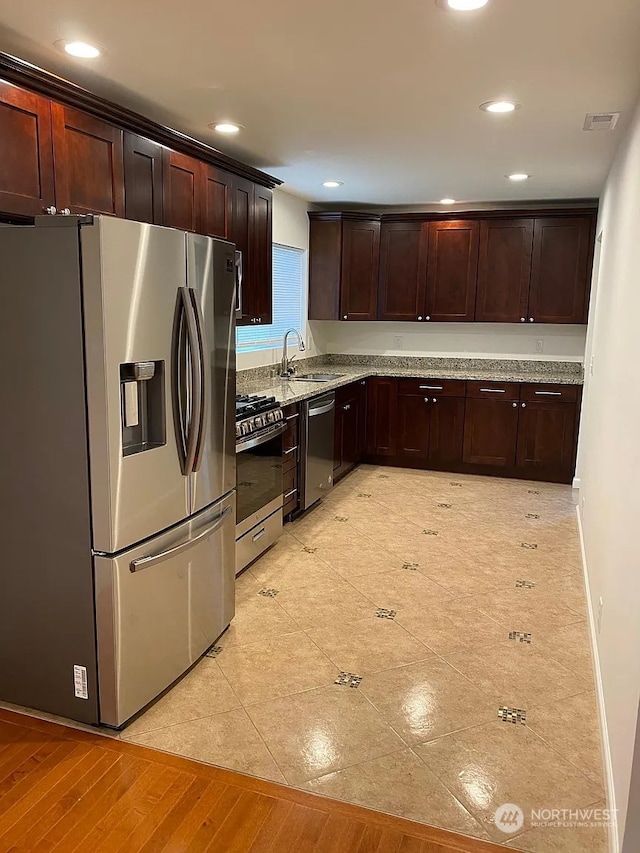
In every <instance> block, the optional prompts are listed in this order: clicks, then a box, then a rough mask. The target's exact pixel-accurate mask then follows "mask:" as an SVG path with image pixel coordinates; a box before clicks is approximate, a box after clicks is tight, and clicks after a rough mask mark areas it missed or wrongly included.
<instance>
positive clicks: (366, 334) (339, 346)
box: [311, 321, 586, 361]
mask: <svg viewBox="0 0 640 853" xmlns="http://www.w3.org/2000/svg"><path fill="white" fill-rule="evenodd" d="M311 325H312V328H313V330H314V336H315V339H316V342H317V344H318V345H319V346H320V347H321V348H322V349H323V350H324V351H325V352H338V353H340V352H344V353H360V354H362V355H399V354H402V355H429V356H438V355H447V356H452V357H456V356H462V357H467V358H531V359H535V358H538V359H551V360H558V361H582V360H583V357H584V347H585V334H586V332H585V327H584V326H543V325H536V324H533V325H531V326H530V325H522V326H520V325H519V324H518V325H514V324H513V323H433V324H431V323H381V322H375V323H340V322H335V323H333V322H327V321H322V322H320V321H315V322H312V324H311ZM397 337H400V338H402V341H401V345H400V346H398V341H397V340H396V338H397ZM537 340H541V341H542V342H543V344H542V345H543V352H542V353H540V352H536V341H537Z"/></svg>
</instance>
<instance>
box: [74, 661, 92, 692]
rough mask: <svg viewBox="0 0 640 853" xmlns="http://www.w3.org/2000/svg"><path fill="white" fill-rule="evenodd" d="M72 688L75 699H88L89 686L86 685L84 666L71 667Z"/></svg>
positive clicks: (85, 669)
mask: <svg viewBox="0 0 640 853" xmlns="http://www.w3.org/2000/svg"><path fill="white" fill-rule="evenodd" d="M73 686H74V690H75V694H76V699H88V698H89V686H88V683H87V668H86V666H78V664H75V665H74V667H73Z"/></svg>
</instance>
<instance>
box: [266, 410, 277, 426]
mask: <svg viewBox="0 0 640 853" xmlns="http://www.w3.org/2000/svg"><path fill="white" fill-rule="evenodd" d="M266 418H267V423H268V424H272V423H273V422H274V421H275V419H276V413H275V412H267V415H266Z"/></svg>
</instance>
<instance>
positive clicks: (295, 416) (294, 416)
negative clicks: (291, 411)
mask: <svg viewBox="0 0 640 853" xmlns="http://www.w3.org/2000/svg"><path fill="white" fill-rule="evenodd" d="M297 417H299V414H298V412H296V413H295V415H287V417H286V418H285V420H287V421H295V419H296V418H297Z"/></svg>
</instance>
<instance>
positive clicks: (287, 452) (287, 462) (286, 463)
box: [282, 444, 298, 473]
mask: <svg viewBox="0 0 640 853" xmlns="http://www.w3.org/2000/svg"><path fill="white" fill-rule="evenodd" d="M297 464H298V445H297V444H294V445H293V446H292V447H287V448H285V449H284V450H283V451H282V471H283V473H286V472H288V471H291V469H292V468H295V467H296V465H297Z"/></svg>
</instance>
